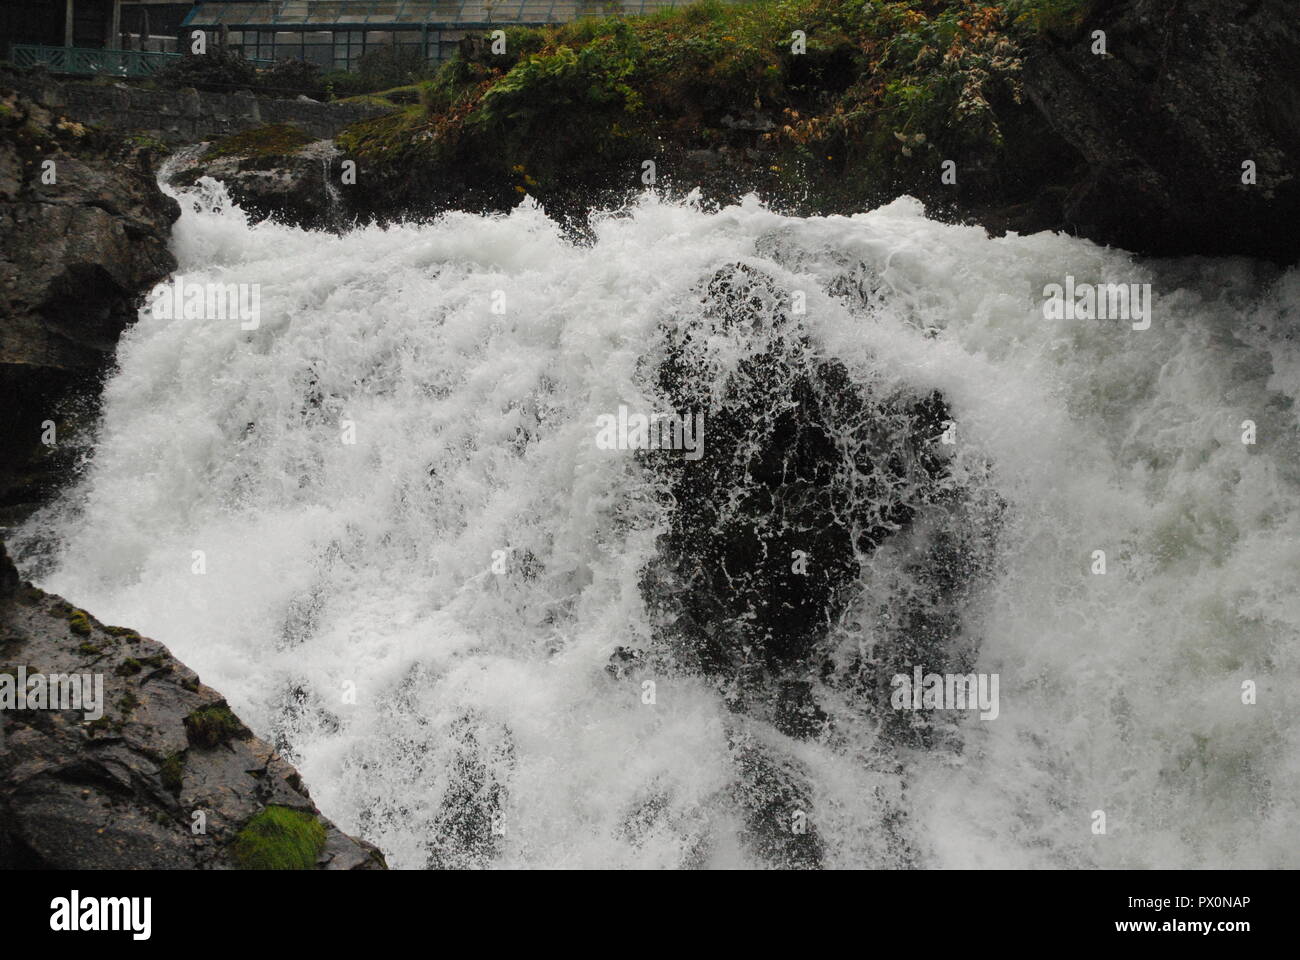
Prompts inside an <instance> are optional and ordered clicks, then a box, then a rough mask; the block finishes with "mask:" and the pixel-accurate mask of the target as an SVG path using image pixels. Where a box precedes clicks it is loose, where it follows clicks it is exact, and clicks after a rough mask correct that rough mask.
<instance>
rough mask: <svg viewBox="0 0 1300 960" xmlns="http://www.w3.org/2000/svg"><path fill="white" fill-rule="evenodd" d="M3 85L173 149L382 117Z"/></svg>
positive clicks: (248, 98) (116, 87)
mask: <svg viewBox="0 0 1300 960" xmlns="http://www.w3.org/2000/svg"><path fill="white" fill-rule="evenodd" d="M5 80H6V82H7V83H8V84H9V85H10V86H13V87H15V88H17V89H18V90H19V91H20V92H22V93H23V94H25V95H27V96H28V97H30V98H32V99H33V100H35V101H37V102H38V103H43V104H45V105H46V106H48V107H50V108H52V109H54V110H57V111H58V112H60V113H62V114H64V115H66V116H68V117H69V118H71V119H73V120H78V121H80V122H82V123H89V124H93V125H95V126H98V127H100V128H102V129H105V130H112V131H115V132H117V133H121V134H126V135H144V136H148V137H152V138H154V139H156V140H160V141H162V142H163V143H166V144H169V145H172V146H175V145H179V144H183V143H197V142H199V141H202V140H215V139H217V138H219V137H224V136H227V135H228V134H232V133H238V132H240V131H241V130H248V129H250V128H252V127H259V126H262V125H263V124H271V123H292V124H295V125H296V126H298V127H301V128H302V129H303V130H305V131H306V132H307V133H309V134H311V135H312V136H313V137H316V138H317V139H322V140H325V139H331V138H333V137H334V135H335V134H336V133H338V132H339V131H340V130H341V129H343V128H344V127H346V126H347V125H348V124H350V123H355V122H356V121H358V120H365V119H367V118H368V117H374V116H378V115H380V114H382V113H386V112H387V111H386V110H385V108H383V107H376V106H372V105H369V104H352V103H346V104H345V103H318V102H316V101H314V100H308V99H305V98H304V99H299V100H267V99H261V98H258V97H255V96H253V94H252V93H251V92H249V91H246V90H241V91H237V92H235V93H200V92H199V91H197V90H194V89H193V88H187V89H183V90H150V89H147V88H145V87H141V86H135V85H130V84H126V83H118V84H111V85H110V84H95V83H64V82H60V81H58V80H55V79H54V78H53V77H51V76H49V75H48V74H44V73H42V72H39V71H35V72H31V73H26V74H22V75H11V76H7V77H6V78H5Z"/></svg>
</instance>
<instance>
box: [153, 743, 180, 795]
mask: <svg viewBox="0 0 1300 960" xmlns="http://www.w3.org/2000/svg"><path fill="white" fill-rule="evenodd" d="M158 779H160V780H161V781H162V785H163V786H164V787H166V788H167V789H168V790H170V791H171V792H172V793H174V794H175V793H180V792H181V784H182V782H183V781H184V779H185V754H184V753H183V752H182V753H173V754H172V755H171V756H169V757H167V759H165V760H163V762H162V764H161V766H159V768H158Z"/></svg>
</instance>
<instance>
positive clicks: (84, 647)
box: [77, 643, 104, 657]
mask: <svg viewBox="0 0 1300 960" xmlns="http://www.w3.org/2000/svg"><path fill="white" fill-rule="evenodd" d="M103 652H104V648H103V647H97V646H95V644H93V643H83V644H81V645H80V646H79V647H77V653H79V654H81V655H82V656H83V657H94V656H97V655H99V654H102V653H103Z"/></svg>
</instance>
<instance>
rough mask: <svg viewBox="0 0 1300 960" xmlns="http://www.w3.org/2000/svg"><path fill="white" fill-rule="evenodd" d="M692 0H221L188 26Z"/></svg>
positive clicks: (534, 19)
mask: <svg viewBox="0 0 1300 960" xmlns="http://www.w3.org/2000/svg"><path fill="white" fill-rule="evenodd" d="M687 2H689V0H612V2H603V0H260V2H253V0H220V2H200V3H196V4H195V5H194V9H193V10H192V11H190V13H189V15H188V16H187V17H186V18H185V24H184V25H185V26H187V27H219V26H222V25H225V26H228V27H232V28H242V27H277V28H280V29H293V28H298V29H302V28H304V27H308V28H315V29H320V30H328V29H330V28H334V27H359V28H364V27H380V28H382V27H393V26H408V25H409V26H418V25H420V24H435V23H436V24H440V25H444V26H445V25H454V24H466V25H468V24H493V23H499V24H512V23H524V24H544V23H566V22H568V21H570V20H576V19H577V18H578V17H580V16H589V15H603V14H609V13H611V12H613V13H624V14H628V15H636V14H643V13H654V12H655V11H656V10H664V9H668V8H671V7H674V6H679V5H685V4H686V3H687Z"/></svg>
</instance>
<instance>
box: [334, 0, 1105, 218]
mask: <svg viewBox="0 0 1300 960" xmlns="http://www.w3.org/2000/svg"><path fill="white" fill-rule="evenodd" d="M1094 2H1095V0H756V2H751V3H734V4H726V3H721V2H718V0H704V2H701V3H697V4H695V5H692V6H689V7H684V8H677V9H673V10H667V11H662V12H660V13H657V14H655V15H653V16H649V17H627V18H625V17H609V18H597V17H591V18H585V19H581V20H578V21H575V22H573V23H568V24H564V25H560V26H556V27H546V28H507V29H506V31H505V32H506V47H507V52H506V53H505V54H503V55H492V54H491V53H490V52H488V51H487V49H485V50H484V51H483V52H482V53H481V54H477V55H474V56H472V57H471V58H470V59H465V58H463V57H461V56H460V54H458V55H457V56H456V58H454V59H453V60H451V61H449V62H448V63H446V64H444V66H443V67H442V69H441V70H440V71H439V74H438V76H437V77H436V79H434V80H433V81H431V82H429V83H427V84H425V85H424V86H423V89H422V90H421V92H420V106H419V107H407V108H405V109H401V110H399V111H398V112H395V113H393V114H390V115H388V116H384V117H379V118H376V119H372V120H367V121H363V122H362V123H359V124H355V125H353V126H352V127H349V128H348V129H347V130H345V131H343V132H342V133H341V134H340V136H339V138H338V142H339V144H340V146H341V147H342V148H343V149H344V150H345V151H347V152H348V153H349V154H350V155H352V156H354V157H356V158H357V159H358V160H360V161H361V162H363V163H365V164H368V165H369V166H370V167H371V168H372V169H374V170H377V171H379V172H380V173H381V175H383V174H384V173H387V175H389V176H391V177H393V178H394V179H398V178H400V176H401V175H402V173H403V172H404V171H407V170H409V169H410V166H411V165H412V164H420V163H428V164H431V165H437V164H454V165H455V166H456V167H457V168H462V169H465V168H469V169H474V170H482V171H487V172H489V173H491V174H494V175H497V176H500V177H505V178H507V179H509V178H510V177H511V175H512V173H514V174H520V173H521V171H523V172H524V173H523V174H521V175H523V176H527V177H528V178H529V180H532V184H529V183H528V182H527V181H525V182H524V183H522V184H520V185H518V186H516V187H515V189H516V190H519V191H520V192H525V191H527V192H532V186H534V185H538V181H540V187H541V189H542V190H545V189H546V188H547V187H548V186H550V185H554V184H559V183H561V182H563V181H566V180H567V181H569V182H572V181H573V180H575V179H578V178H581V177H583V176H584V175H588V174H594V173H597V172H598V171H600V170H602V169H609V168H610V167H620V168H621V167H622V165H624V164H625V163H627V162H631V161H633V160H636V161H637V163H639V162H640V160H641V159H644V158H648V157H655V156H659V155H661V149H660V147H662V145H664V144H677V145H680V146H682V147H685V148H688V149H698V148H710V147H714V146H716V145H718V144H720V143H723V142H725V141H726V140H727V139H728V138H729V136H730V135H731V132H730V130H729V129H727V127H726V124H725V122H723V119H722V118H723V117H724V116H725V115H726V114H730V115H731V116H732V117H733V118H735V117H741V116H743V115H745V114H746V113H751V112H753V111H760V112H761V113H762V114H764V115H766V116H768V117H773V116H774V117H776V118H777V121H776V129H774V130H772V131H770V132H768V133H767V134H766V135H765V146H766V147H767V148H770V150H771V151H772V153H773V155H774V156H775V157H779V158H781V159H782V160H783V161H785V163H799V164H803V165H804V166H805V169H804V171H803V173H802V175H801V176H802V177H803V179H804V180H805V181H806V180H808V179H810V178H813V177H815V176H818V175H822V176H826V175H833V176H837V177H846V176H855V175H857V176H869V177H871V178H875V179H889V178H891V177H895V176H902V177H903V178H904V179H905V177H906V175H907V173H908V172H909V171H919V170H921V169H925V170H927V171H928V170H929V169H931V168H932V167H933V166H934V164H935V163H936V160H937V158H941V157H944V156H956V155H961V156H967V157H971V156H975V155H979V154H980V153H981V152H984V153H988V152H992V151H997V150H998V149H1000V147H1001V145H1002V129H1001V126H1000V124H999V116H998V109H997V108H998V106H999V105H1001V104H1008V103H1010V104H1019V103H1020V100H1021V92H1020V86H1019V71H1020V66H1021V59H1020V58H1021V55H1022V52H1023V49H1024V44H1025V42H1026V41H1028V40H1029V39H1030V38H1032V37H1033V36H1034V35H1035V34H1036V33H1037V32H1039V31H1042V30H1048V29H1053V30H1059V29H1066V30H1068V29H1075V28H1077V27H1078V25H1079V24H1080V23H1081V22H1082V20H1083V17H1084V16H1085V15H1086V13H1087V12H1088V10H1089V9H1090V7H1091V6H1092V5H1093V3H1094ZM794 31H802V32H803V35H804V38H805V39H804V43H805V44H806V50H805V51H804V52H802V53H795V52H794V51H793V50H792V44H793V43H794V40H793V35H794ZM782 166H783V165H782V164H781V163H776V164H773V166H772V168H771V169H773V170H775V171H780V170H781V169H782Z"/></svg>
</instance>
